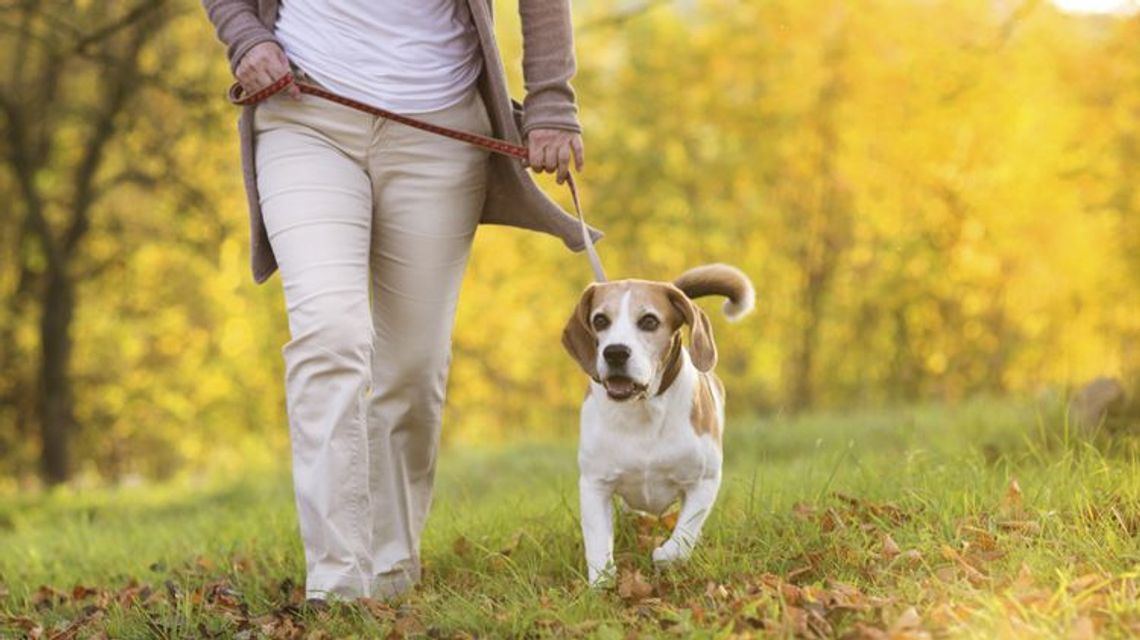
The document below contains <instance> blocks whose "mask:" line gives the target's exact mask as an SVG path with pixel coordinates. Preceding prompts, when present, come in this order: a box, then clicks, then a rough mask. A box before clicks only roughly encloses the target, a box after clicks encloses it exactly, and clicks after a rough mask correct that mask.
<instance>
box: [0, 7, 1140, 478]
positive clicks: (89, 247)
mask: <svg viewBox="0 0 1140 640" xmlns="http://www.w3.org/2000/svg"><path fill="white" fill-rule="evenodd" d="M499 4H500V6H499V7H498V11H497V12H496V15H497V16H498V19H499V24H498V30H499V32H500V34H501V37H502V40H503V43H502V44H503V47H504V50H505V52H506V54H507V57H508V60H507V67H508V70H509V72H511V73H512V74H513V78H512V80H513V81H514V86H515V93H516V96H517V95H521V86H522V83H521V77H519V76H520V73H519V65H518V64H517V63H518V59H519V58H518V56H519V51H520V50H521V46H520V42H519V36H518V27H519V25H518V17H517V14H516V12H515V11H514V7H513V5H512V3H511V2H506V1H505V0H504V1H503V2H500V3H499ZM575 12H576V23H577V24H578V25H579V29H578V32H577V35H576V37H577V50H578V60H579V74H578V77H577V80H576V83H575V84H576V87H577V89H578V92H579V99H580V104H581V115H582V121H583V125H584V127H585V130H586V144H587V154H588V166H587V170H586V173H585V175H584V176H583V178H582V180H581V182H582V187H583V191H584V196H585V206H586V212H587V215H588V216H589V217H590V218H591V221H592V222H594V223H596V224H597V225H598V226H600V227H602V228H603V229H604V230H605V231H606V232H607V238H606V239H605V240H604V241H603V242H602V243H601V244H600V245H599V249H600V251H601V252H602V256H603V260H604V261H605V262H606V265H607V269H608V271H609V273H610V275H611V277H627V276H628V277H645V278H654V279H669V278H672V277H674V276H676V275H677V274H679V273H680V272H681V271H683V270H684V269H686V268H688V267H690V266H694V265H697V264H701V263H705V262H710V261H726V262H730V263H733V264H736V265H738V266H740V267H741V268H743V269H745V270H746V271H747V272H748V273H749V274H750V275H751V276H752V277H753V279H754V280H755V283H756V285H757V288H758V294H759V301H758V302H759V304H758V313H757V314H756V315H754V316H752V317H751V318H749V319H748V320H747V321H745V322H743V323H741V324H739V325H732V326H729V325H727V324H726V323H724V322H723V320H722V319H721V318H720V317H719V313H718V312H717V311H716V308H715V306H714V303H709V304H707V305H706V306H707V308H708V309H709V310H710V311H712V312H713V314H712V315H713V317H714V323H715V328H716V331H717V334H718V342H719V343H720V345H721V352H722V363H721V367H720V372H721V374H722V376H723V377H724V378H725V380H726V383H727V385H728V387H729V393H730V398H731V405H730V408H729V409H730V413H736V414H737V415H742V414H752V413H765V412H773V411H789V410H797V411H798V410H807V409H813V408H826V407H846V406H853V405H860V406H876V405H883V404H889V403H897V402H912V401H919V400H937V401H947V402H952V401H955V400H958V399H961V398H964V397H968V396H971V395H976V394H981V393H990V394H1014V395H1026V394H1037V393H1040V392H1041V391H1043V390H1057V389H1061V390H1063V389H1064V388H1065V387H1066V386H1067V385H1071V384H1074V383H1079V382H1081V381H1083V380H1086V379H1089V378H1092V377H1094V376H1097V375H1102V374H1105V375H1114V376H1124V377H1125V378H1126V379H1128V377H1129V376H1135V374H1136V372H1137V368H1138V366H1140V164H1138V163H1140V17H1137V16H1134V15H1133V16H1129V15H1112V16H1108V15H1084V14H1074V13H1066V12H1063V11H1060V10H1059V9H1057V8H1056V7H1055V6H1054V5H1052V4H1050V3H1048V2H1034V1H1032V0H1024V1H1022V2H1017V1H1015V0H1007V1H1004V2H994V1H993V0H939V1H937V2H916V1H915V0H865V1H864V2H860V3H848V2H839V1H837V0H732V1H730V0H704V1H701V2H675V3H670V2H646V3H619V4H617V5H614V4H613V3H602V2H596V1H584V0H579V1H578V2H576V3H575ZM0 52H2V53H3V55H2V56H0V60H3V64H2V65H0V67H2V68H0V109H2V110H0V133H2V137H0V202H2V203H3V204H2V207H3V209H2V214H0V300H2V301H3V304H2V305H0V490H3V489H5V488H12V487H17V486H24V485H25V484H28V483H34V482H36V481H37V480H36V479H37V478H39V479H42V480H43V481H46V482H49V483H51V482H58V481H61V480H64V479H66V478H69V477H73V476H75V475H76V474H78V475H80V476H85V477H101V478H107V479H112V480H115V479H123V478H127V477H132V476H143V477H163V476H165V475H168V474H171V473H175V472H178V471H183V470H193V469H199V468H212V469H223V470H224V469H226V468H235V467H238V466H241V465H247V464H257V463H266V464H274V463H277V462H281V463H283V461H284V460H287V451H288V449H287V447H288V440H287V427H286V422H285V417H284V401H283V389H282V379H281V376H282V364H281V357H280V347H281V345H283V344H284V342H285V341H286V340H287V339H288V336H287V325H286V322H285V316H284V307H283V304H282V301H281V296H280V283H279V279H278V278H277V277H276V276H275V277H274V278H273V279H272V280H270V281H269V283H267V284H266V285H264V286H261V287H258V286H256V285H254V284H253V282H252V280H251V278H250V276H249V270H248V249H247V243H248V237H247V233H248V231H247V227H246V212H245V202H244V196H243V194H242V192H241V183H240V175H239V169H238V165H237V163H238V155H237V139H236V132H235V130H234V122H235V119H236V117H237V111H236V110H234V109H233V108H231V107H230V106H229V105H228V104H227V103H226V102H225V101H224V99H223V97H222V93H223V90H224V89H225V87H226V86H227V85H228V84H229V82H230V77H229V73H228V67H227V65H226V62H225V58H224V54H223V51H222V48H221V45H220V44H218V43H216V42H215V41H214V39H213V32H212V29H211V28H210V25H209V24H208V22H207V20H206V18H205V15H204V13H203V12H202V11H201V8H200V6H199V5H198V3H197V2H194V1H192V0H133V1H127V0H123V1H118V0H115V1H108V2H89V1H83V2H80V1H73V2H62V1H52V2H28V1H26V0H14V1H12V0H10V1H8V2H3V1H2V0H0ZM544 184H546V185H547V186H548V189H549V192H550V193H552V194H553V195H555V196H556V197H558V198H561V199H563V200H565V198H566V195H567V194H565V193H563V190H562V189H561V188H560V187H558V186H556V185H554V184H553V182H552V181H545V182H544ZM589 278H590V275H589V269H588V267H587V265H586V263H585V260H584V259H582V257H581V256H579V255H574V254H570V253H568V252H566V251H565V250H564V248H563V247H562V246H561V244H560V243H559V242H557V241H556V240H554V239H552V238H547V237H545V236H538V235H533V234H528V233H524V232H521V231H517V230H513V229H501V228H497V227H483V228H481V230H480V232H479V234H478V239H477V241H476V249H475V254H474V256H473V258H472V264H471V267H470V270H469V272H468V274H467V280H466V282H465V284H464V290H463V293H462V296H461V301H460V310H459V316H458V319H457V328H456V333H455V345H454V346H455V359H454V360H453V365H452V373H451V380H450V390H449V398H448V412H447V414H446V417H445V437H446V438H448V439H450V440H451V441H453V442H454V441H474V440H479V441H495V440H497V439H504V438H518V437H546V436H550V437H561V436H566V435H569V434H573V433H574V430H575V428H576V416H575V411H576V406H577V403H578V402H579V401H580V399H581V389H582V388H583V387H584V385H585V381H584V378H583V377H582V376H581V375H580V374H579V373H578V372H577V371H576V370H575V368H574V365H573V363H572V362H571V361H570V360H569V358H567V357H566V356H565V355H564V354H563V352H562V350H561V347H560V345H559V341H558V336H559V333H560V330H561V327H562V324H563V322H564V321H565V318H566V315H567V314H568V313H569V311H570V309H571V308H572V306H573V303H574V302H575V300H576V298H577V295H578V292H579V291H580V289H581V287H582V286H584V285H585V283H586V282H588V281H589ZM702 304H704V303H702ZM1132 379H1134V378H1132Z"/></svg>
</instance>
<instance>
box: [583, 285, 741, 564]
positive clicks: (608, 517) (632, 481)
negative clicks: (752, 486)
mask: <svg viewBox="0 0 1140 640" xmlns="http://www.w3.org/2000/svg"><path fill="white" fill-rule="evenodd" d="M628 300H629V296H628V295H627V296H626V298H625V299H624V300H623V301H622V305H623V312H622V313H621V314H620V315H621V316H622V318H618V319H615V322H614V327H613V330H614V331H621V332H622V335H623V336H624V339H615V340H614V341H615V342H622V343H623V344H627V345H629V346H630V347H631V348H632V350H633V354H632V356H631V358H630V362H631V364H632V363H633V362H635V361H640V362H646V363H647V366H649V367H651V368H652V369H654V370H653V371H652V374H651V375H650V376H648V377H646V378H641V379H646V380H651V381H652V382H651V384H650V386H649V389H648V393H647V397H645V398H644V399H640V400H633V401H624V402H620V401H615V400H613V399H611V398H610V397H609V396H607V395H606V390H605V387H604V386H602V385H601V384H598V383H597V382H591V383H590V394H589V395H588V397H587V398H586V400H585V402H584V403H583V405H582V412H581V424H580V427H581V434H580V440H579V447H578V468H579V472H580V477H579V489H580V499H581V510H582V511H581V516H582V535H583V538H584V541H585V547H586V565H587V568H588V572H589V579H590V584H592V585H598V584H602V583H605V582H606V581H608V580H609V579H610V578H612V577H613V569H614V567H613V496H614V495H617V496H619V497H621V498H622V500H623V501H624V502H625V503H626V504H627V505H628V506H629V507H631V508H633V509H636V510H639V511H645V512H648V513H651V514H654V515H660V514H661V513H663V512H664V511H665V510H666V509H667V508H668V507H669V506H670V505H672V504H673V503H674V502H676V501H677V500H678V499H680V500H682V505H681V512H680V515H679V517H678V519H677V526H676V528H675V529H674V531H673V534H672V536H671V537H670V538H669V540H667V541H666V542H665V543H664V544H662V545H661V546H660V547H658V548H657V549H656V550H654V552H653V560H654V561H655V562H658V563H662V564H664V563H669V562H673V561H677V560H683V559H685V558H687V557H688V556H689V553H690V552H691V551H692V549H693V546H694V545H695V544H696V542H697V539H698V538H699V537H700V534H701V528H702V526H703V525H704V522H705V518H707V517H708V515H709V512H710V510H711V509H712V505H713V503H714V502H715V500H716V495H717V491H718V489H719V487H720V478H721V462H722V459H723V455H722V451H721V446H720V443H719V442H718V440H717V439H716V438H715V437H714V436H713V435H712V434H707V433H706V434H701V435H698V434H697V433H696V432H695V431H694V429H693V425H692V422H691V419H690V411H691V409H692V403H693V395H694V391H695V385H697V384H698V383H699V380H698V378H697V377H698V376H699V375H700V373H699V372H698V371H697V369H696V367H695V366H694V365H693V363H692V361H691V360H690V359H689V354H688V351H687V350H684V349H683V350H682V352H681V359H682V365H681V369H680V372H679V373H678V374H677V377H676V379H675V380H674V381H673V383H672V385H671V386H670V387H669V388H668V389H667V390H666V391H665V393H663V394H661V395H654V394H656V392H657V387H658V386H659V385H660V378H661V374H662V372H661V371H660V370H658V369H660V366H659V365H660V363H659V362H650V360H651V359H650V358H649V357H647V355H646V354H645V350H646V342H645V341H644V340H643V339H641V338H640V337H639V336H637V335H636V332H637V329H636V326H634V325H633V321H630V320H629V318H636V317H637V315H636V310H633V311H634V313H627V311H628V310H627V309H626V306H627V305H628ZM619 321H620V322H624V323H626V324H629V325H630V326H631V327H632V328H633V332H634V334H632V335H631V334H630V333H628V332H627V330H626V327H625V324H622V325H621V326H620V327H619V326H618V325H619ZM607 333H609V332H607ZM631 338H636V339H631ZM607 339H608V336H607ZM601 349H602V345H599V348H598V350H599V353H600V352H601ZM599 365H600V366H602V365H604V361H599ZM638 366H641V365H640V364H639V365H638ZM712 390H713V398H714V402H715V405H716V415H717V429H718V432H720V433H722V434H723V431H724V398H723V397H721V396H720V390H719V389H718V388H717V387H716V386H715V385H714V386H713V387H712Z"/></svg>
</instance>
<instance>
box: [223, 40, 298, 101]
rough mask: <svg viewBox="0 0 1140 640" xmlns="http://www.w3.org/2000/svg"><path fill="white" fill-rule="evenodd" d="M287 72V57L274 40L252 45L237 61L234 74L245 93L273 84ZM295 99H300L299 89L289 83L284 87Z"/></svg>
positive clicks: (254, 91)
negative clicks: (287, 86)
mask: <svg viewBox="0 0 1140 640" xmlns="http://www.w3.org/2000/svg"><path fill="white" fill-rule="evenodd" d="M286 73H289V58H287V57H285V51H284V50H282V49H281V46H280V45H278V44H277V43H276V42H262V43H260V44H255V45H253V48H252V49H250V50H249V51H246V52H245V55H244V56H242V57H241V60H239V61H238V66H237V69H235V70H234V76H236V77H237V81H238V82H239V83H241V88H242V90H244V91H245V94H246V95H249V94H252V93H256V92H258V91H260V90H262V89H264V88H265V87H268V86H269V85H271V84H273V82H274V81H275V80H277V79H278V78H280V77H281V76H283V75H285V74H286ZM286 91H288V92H289V95H291V96H293V98H294V99H295V100H300V99H301V90H300V89H298V88H297V85H295V84H291V85H289V88H288V89H286Z"/></svg>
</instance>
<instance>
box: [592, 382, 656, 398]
mask: <svg viewBox="0 0 1140 640" xmlns="http://www.w3.org/2000/svg"><path fill="white" fill-rule="evenodd" d="M602 384H603V385H604V386H605V387H606V395H608V396H609V397H611V398H613V399H614V400H629V399H630V398H632V397H634V396H640V395H642V394H644V393H645V389H646V387H645V385H643V384H640V383H638V382H635V381H634V380H633V378H630V377H627V376H610V377H608V378H606V379H605V381H604V382H602Z"/></svg>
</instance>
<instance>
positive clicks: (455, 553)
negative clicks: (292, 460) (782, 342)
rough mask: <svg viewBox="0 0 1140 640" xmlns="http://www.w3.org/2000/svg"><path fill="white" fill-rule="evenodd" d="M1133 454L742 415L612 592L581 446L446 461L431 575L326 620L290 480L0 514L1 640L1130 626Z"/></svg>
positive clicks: (1006, 422)
mask: <svg viewBox="0 0 1140 640" xmlns="http://www.w3.org/2000/svg"><path fill="white" fill-rule="evenodd" d="M1128 445H1129V443H1128V442H1127V441H1121V442H1117V443H1116V445H1115V446H1114V447H1113V448H1112V450H1106V448H1105V447H1094V446H1092V445H1091V444H1089V443H1088V442H1085V441H1082V440H1080V439H1078V438H1074V437H1073V436H1072V435H1070V434H1067V433H1066V430H1065V427H1064V424H1063V421H1062V420H1059V419H1055V417H1054V412H1046V413H1044V414H1043V413H1042V412H1041V411H1040V410H1038V409H1036V408H1035V407H1033V406H1029V405H1025V404H1016V403H1008V402H995V401H988V402H976V403H971V404H967V405H963V406H959V407H956V408H945V407H919V408H909V409H898V410H892V411H876V412H865V413H856V414H843V415H841V414H834V415H822V414H821V415H813V416H808V417H804V418H799V419H782V418H773V419H765V420H754V421H746V422H736V423H733V424H731V425H729V428H728V430H727V434H726V469H727V474H726V478H725V482H724V484H723V486H722V490H721V495H720V498H719V500H718V503H717V505H716V508H715V511H714V512H713V514H712V516H711V518H710V520H709V522H708V524H707V526H706V529H705V537H704V538H703V540H702V542H701V545H700V547H699V548H698V552H697V553H696V555H695V557H694V558H693V559H692V560H691V561H690V562H689V563H688V564H687V565H685V566H683V567H680V568H676V569H670V570H667V571H663V572H658V571H657V570H655V569H654V567H653V566H652V565H651V563H650V562H649V561H648V556H649V551H650V550H651V549H652V546H653V545H654V544H655V542H656V541H657V540H659V539H660V536H662V535H663V534H664V533H665V525H664V523H660V522H656V521H653V520H651V519H646V518H637V517H634V516H625V517H624V518H623V519H622V520H621V522H620V523H619V533H618V538H617V542H616V551H617V558H618V562H619V565H620V570H621V574H620V579H619V584H618V585H616V586H615V587H614V588H611V589H608V590H591V589H588V588H585V586H584V578H583V572H584V562H583V559H582V552H581V539H580V535H579V531H578V524H577V489H576V487H577V476H576V469H575V454H574V443H572V442H570V443H565V444H562V445H538V444H520V445H517V446H513V447H510V448H506V449H501V450H486V451H471V450H462V451H461V450H458V449H452V450H447V451H444V452H443V454H442V456H441V460H440V468H439V477H438V481H437V490H436V498H435V503H434V506H433V509H432V513H431V516H430V518H429V521H428V526H427V531H426V532H425V539H424V543H423V547H424V552H423V555H424V562H425V566H426V573H425V578H424V582H423V584H422V585H421V586H420V587H419V588H418V589H417V590H416V591H415V592H414V593H413V594H412V595H410V596H409V597H407V598H404V599H402V600H401V601H398V602H395V603H390V604H382V603H376V602H362V603H358V605H357V606H344V607H336V608H334V609H332V610H330V611H326V612H313V611H306V610H300V611H299V610H297V608H296V606H295V605H296V604H297V601H298V598H299V597H300V596H299V594H300V589H299V586H298V585H299V584H300V583H302V582H303V575H304V569H303V561H302V555H301V548H300V542H299V539H298V534H297V526H296V519H295V515H294V511H293V502H292V493H291V485H290V480H289V476H288V473H287V471H276V472H272V473H266V474H262V475H250V476H249V477H244V478H240V479H231V480H228V481H226V482H212V483H208V484H205V485H198V486H194V485H192V484H191V483H189V482H183V483H180V484H178V485H167V486H157V487H136V488H122V489H114V490H102V491H88V492H83V493H70V492H68V491H66V490H63V491H55V492H52V493H49V494H44V495H37V496H30V497H7V498H0V637H3V636H5V634H8V635H13V636H16V637H20V636H21V635H29V636H34V635H36V634H40V633H42V634H43V635H44V636H45V637H46V636H50V635H51V634H52V633H55V634H58V635H61V636H62V637H89V636H96V637H98V636H100V634H105V635H106V636H109V637H113V638H150V637H156V636H157V637H203V636H207V637H209V636H213V637H227V638H228V637H263V636H268V637H298V638H299V637H346V636H358V637H375V636H382V635H395V636H401V635H408V636H418V635H424V636H430V637H469V636H480V637H487V636H490V637H520V636H585V637H600V638H609V637H614V638H617V637H627V636H628V635H633V636H681V637H726V636H729V635H732V634H733V633H736V634H741V635H750V634H755V635H760V636H775V637H791V636H805V637H814V636H825V637H826V636H837V637H838V636H848V637H863V638H879V637H892V636H890V635H889V634H893V637H926V636H933V637H942V636H953V637H986V638H988V637H998V636H1001V637H1093V636H1094V635H1096V636H1105V637H1114V636H1121V637H1123V636H1130V635H1135V634H1137V633H1140V601H1138V589H1140V545H1138V535H1140V473H1138V471H1140V468H1138V463H1137V457H1136V456H1135V455H1134V454H1133V453H1131V452H1132V451H1133V449H1131V448H1130V446H1128ZM77 587H81V588H77ZM69 633H70V634H73V635H71V636H67V635H66V634H69Z"/></svg>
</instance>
